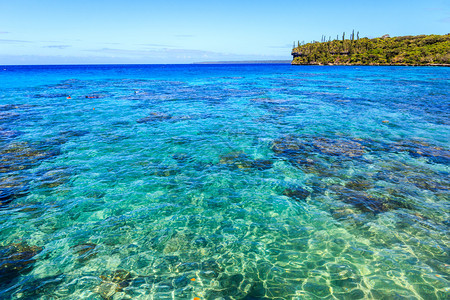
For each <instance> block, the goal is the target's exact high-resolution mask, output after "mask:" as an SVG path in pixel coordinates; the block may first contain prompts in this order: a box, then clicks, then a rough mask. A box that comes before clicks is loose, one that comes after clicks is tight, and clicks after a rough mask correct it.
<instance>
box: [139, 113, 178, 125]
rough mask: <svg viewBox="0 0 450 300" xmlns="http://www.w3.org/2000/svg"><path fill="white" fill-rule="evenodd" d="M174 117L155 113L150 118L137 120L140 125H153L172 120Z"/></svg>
mask: <svg viewBox="0 0 450 300" xmlns="http://www.w3.org/2000/svg"><path fill="white" fill-rule="evenodd" d="M171 118H172V117H171V116H170V115H167V114H165V113H162V112H153V113H151V114H150V115H149V116H147V117H145V118H142V119H139V120H137V122H138V123H151V122H159V121H164V120H170V119H171Z"/></svg>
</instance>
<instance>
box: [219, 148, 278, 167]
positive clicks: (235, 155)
mask: <svg viewBox="0 0 450 300" xmlns="http://www.w3.org/2000/svg"><path fill="white" fill-rule="evenodd" d="M219 164H221V165H226V166H228V167H230V168H231V169H257V170H267V169H270V168H272V165H273V162H272V161H271V160H266V159H251V158H250V157H249V156H248V155H247V154H245V153H244V152H242V151H237V152H230V153H228V154H225V155H222V156H220V161H219Z"/></svg>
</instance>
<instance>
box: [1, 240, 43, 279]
mask: <svg viewBox="0 0 450 300" xmlns="http://www.w3.org/2000/svg"><path fill="white" fill-rule="evenodd" d="M41 251H42V248H41V247H38V246H29V245H28V244H27V243H26V242H21V243H13V244H10V245H7V246H0V282H5V283H6V282H10V281H11V280H13V279H14V278H16V277H18V276H19V275H20V274H22V273H24V272H27V271H29V270H30V269H31V267H32V266H33V264H34V263H35V261H36V260H35V259H34V256H36V255H37V254H38V253H39V252H41Z"/></svg>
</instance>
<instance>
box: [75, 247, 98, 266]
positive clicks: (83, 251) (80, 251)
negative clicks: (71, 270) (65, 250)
mask: <svg viewBox="0 0 450 300" xmlns="http://www.w3.org/2000/svg"><path fill="white" fill-rule="evenodd" d="M96 247H97V245H96V244H93V243H84V244H78V245H76V246H73V247H72V250H73V252H74V253H75V254H77V255H78V261H80V262H83V261H86V260H88V259H91V258H93V257H94V256H96V255H97V253H96V252H95V251H94V249H95V248H96Z"/></svg>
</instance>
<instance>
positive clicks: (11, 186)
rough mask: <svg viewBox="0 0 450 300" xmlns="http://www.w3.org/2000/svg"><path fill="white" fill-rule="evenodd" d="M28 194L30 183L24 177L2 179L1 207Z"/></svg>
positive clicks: (0, 188)
mask: <svg viewBox="0 0 450 300" xmlns="http://www.w3.org/2000/svg"><path fill="white" fill-rule="evenodd" d="M27 194H28V181H27V180H26V178H24V177H19V176H11V177H3V178H1V179H0V207H2V206H4V205H6V204H8V203H10V202H11V201H13V200H14V199H16V198H19V197H23V196H26V195H27Z"/></svg>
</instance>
